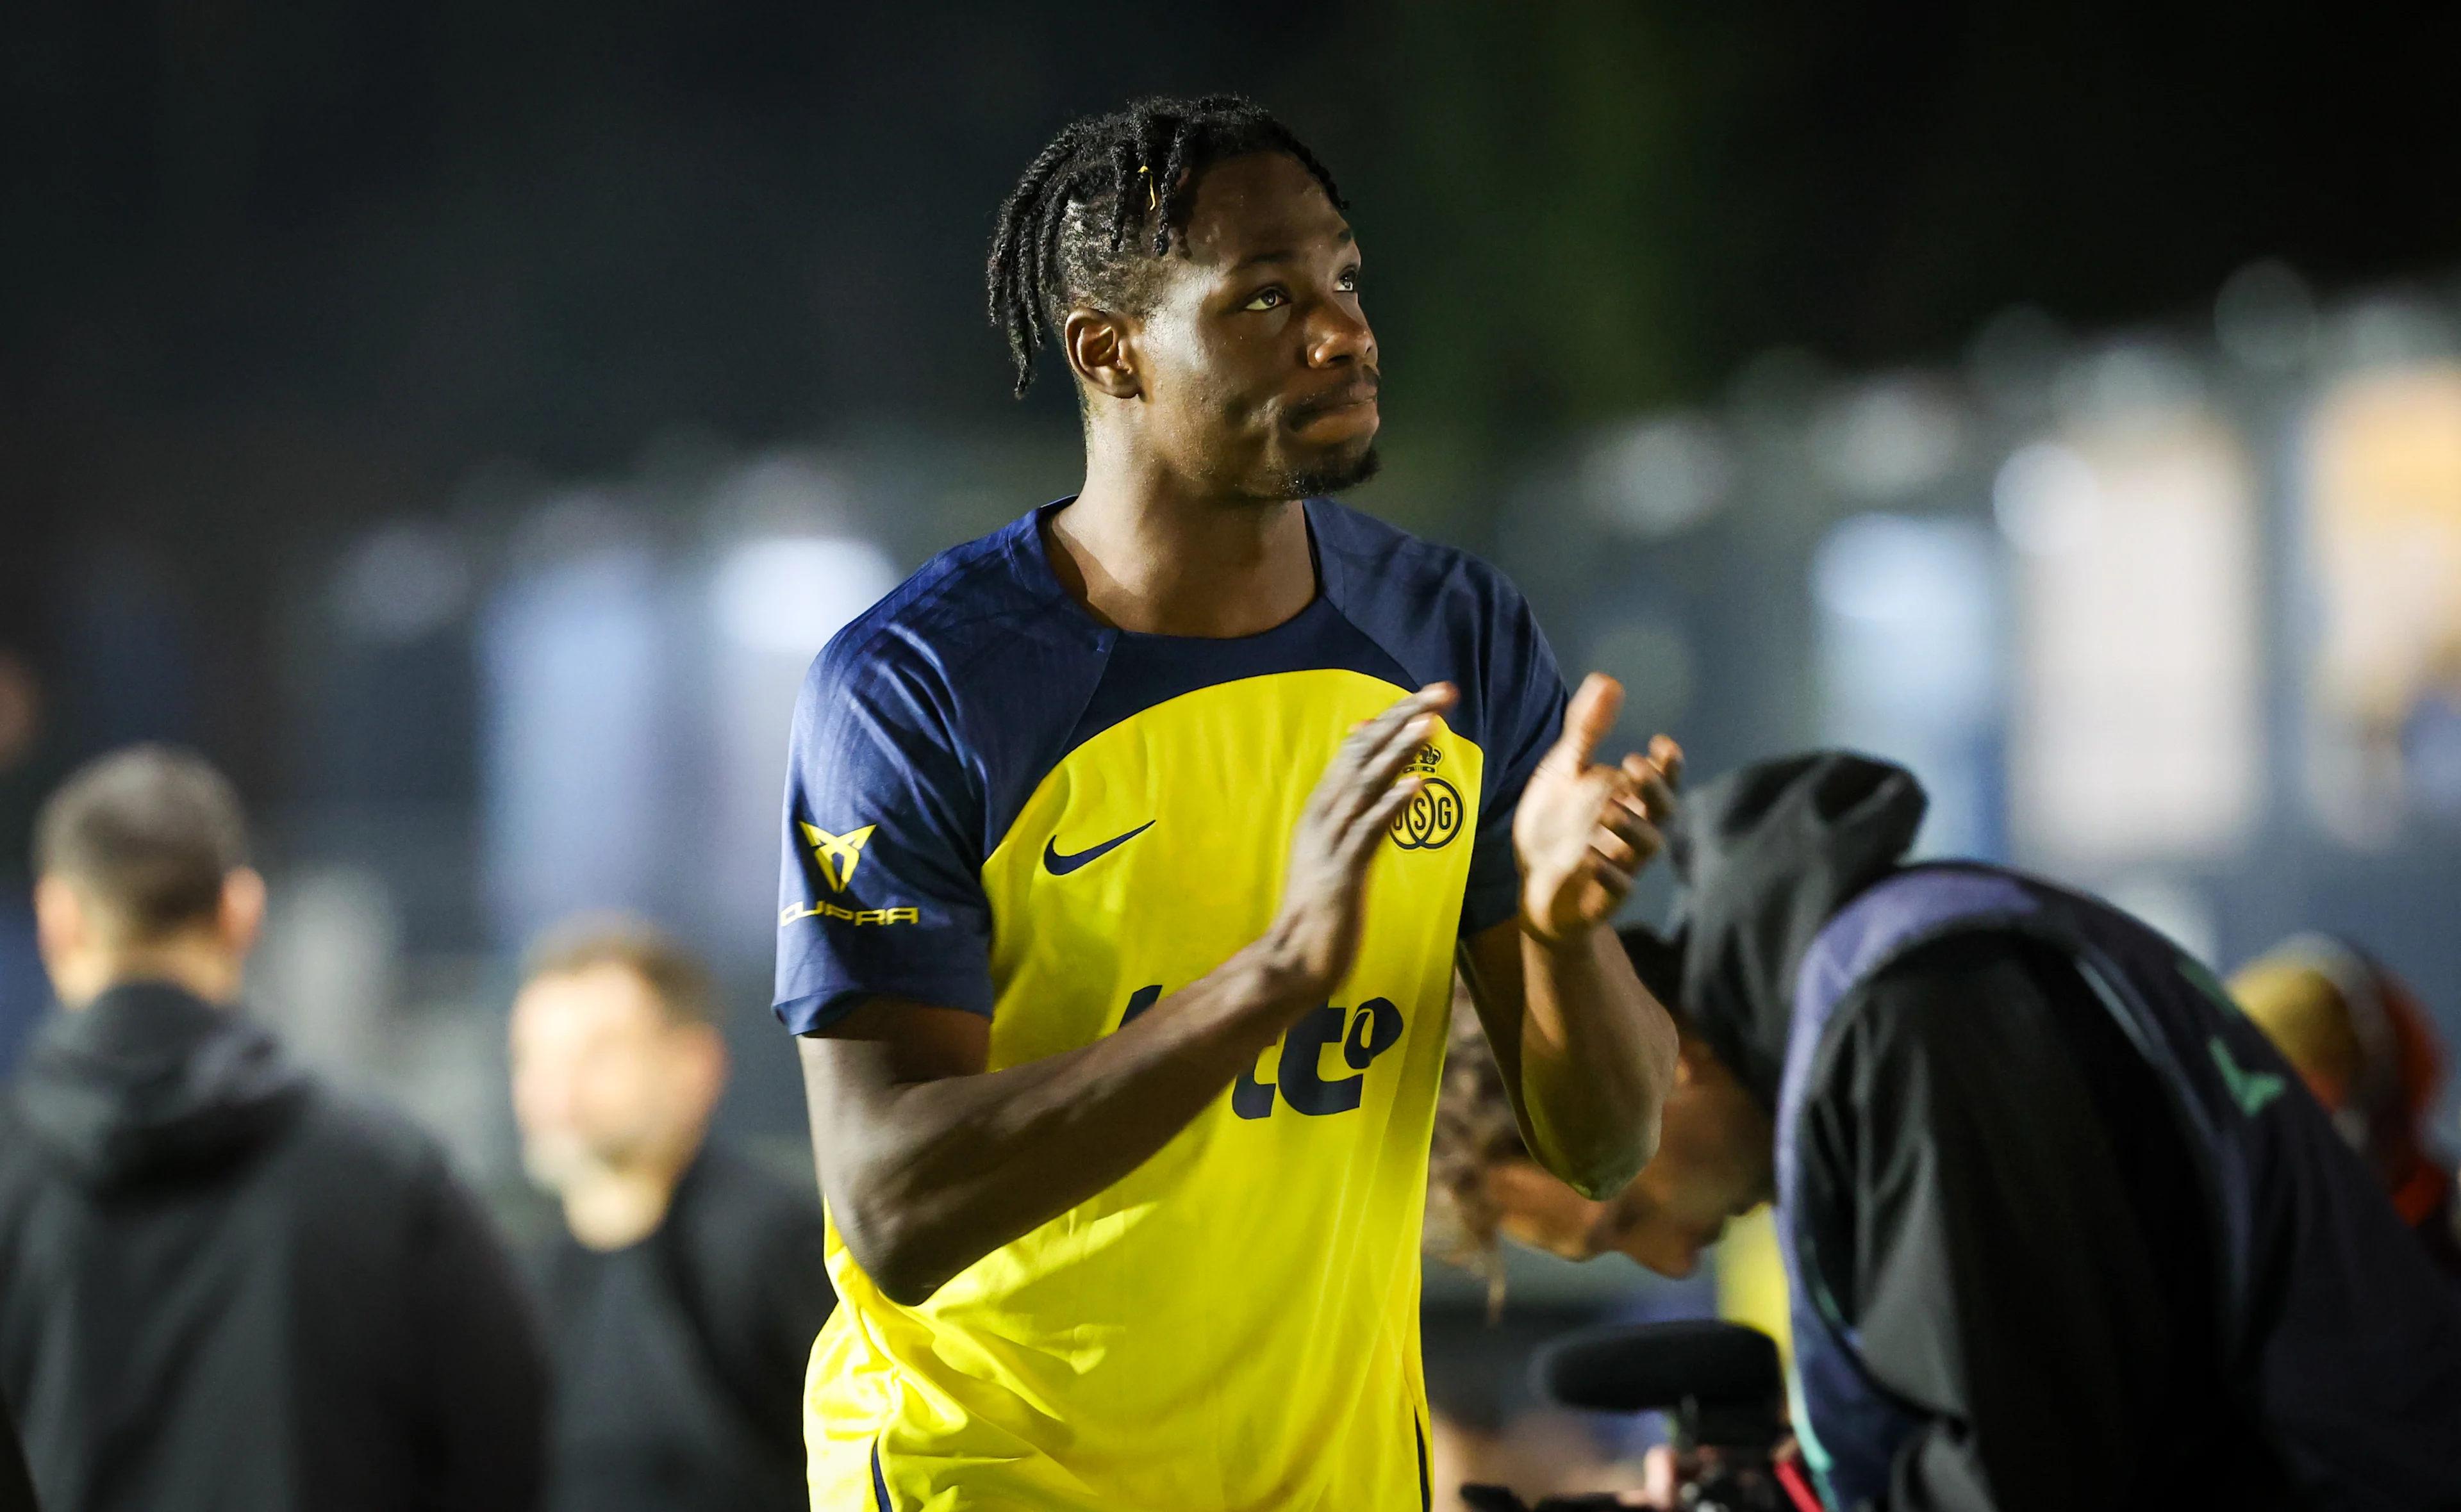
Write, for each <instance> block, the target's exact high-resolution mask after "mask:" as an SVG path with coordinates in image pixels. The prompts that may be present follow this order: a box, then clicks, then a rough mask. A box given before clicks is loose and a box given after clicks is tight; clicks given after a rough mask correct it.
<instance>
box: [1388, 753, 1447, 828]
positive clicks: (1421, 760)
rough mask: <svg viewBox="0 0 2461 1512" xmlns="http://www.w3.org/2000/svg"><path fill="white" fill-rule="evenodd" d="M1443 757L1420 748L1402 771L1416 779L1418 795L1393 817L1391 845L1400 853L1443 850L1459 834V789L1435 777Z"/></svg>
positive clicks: (1403, 773)
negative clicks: (1396, 847)
mask: <svg viewBox="0 0 2461 1512" xmlns="http://www.w3.org/2000/svg"><path fill="white" fill-rule="evenodd" d="M1443 761H1444V753H1443V752H1442V751H1439V750H1437V749H1436V748H1435V747H1434V746H1432V745H1423V746H1421V747H1419V749H1418V751H1417V752H1416V753H1415V754H1413V755H1412V756H1411V757H1410V764H1409V765H1408V766H1407V767H1405V768H1404V769H1403V771H1402V775H1403V776H1405V777H1418V778H1419V793H1418V796H1417V797H1416V798H1413V799H1410V806H1409V807H1407V808H1405V809H1403V810H1402V812H1401V813H1399V814H1396V815H1394V816H1393V843H1394V844H1396V845H1398V846H1400V847H1401V848H1402V849H1403V850H1442V849H1444V847H1445V846H1446V845H1449V844H1451V843H1452V839H1453V837H1454V836H1456V835H1458V834H1460V833H1461V827H1462V796H1461V790H1460V789H1459V788H1456V787H1454V786H1453V785H1452V784H1451V783H1450V782H1447V781H1445V780H1444V778H1443V777H1438V776H1436V768H1437V767H1438V766H1439V765H1441V764H1442V763H1443Z"/></svg>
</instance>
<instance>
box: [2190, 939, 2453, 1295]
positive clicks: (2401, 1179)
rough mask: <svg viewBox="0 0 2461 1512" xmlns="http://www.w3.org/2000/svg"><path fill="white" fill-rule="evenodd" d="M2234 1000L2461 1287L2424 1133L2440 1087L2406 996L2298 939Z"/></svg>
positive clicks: (2246, 973)
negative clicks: (2305, 1086)
mask: <svg viewBox="0 0 2461 1512" xmlns="http://www.w3.org/2000/svg"><path fill="white" fill-rule="evenodd" d="M2230 991H2231V996H2232V997H2233V998H2235V999H2236V1000H2237V1002H2238V1005H2239V1007H2241V1008H2242V1009H2245V1010H2246V1011H2247V1016H2248V1017H2250V1018H2252V1019H2254V1020H2256V1023H2257V1027H2258V1028H2260V1029H2262V1030H2263V1031H2264V1033H2265V1034H2266V1036H2267V1037H2268V1038H2270V1039H2271V1040H2272V1041H2273V1043H2274V1044H2275V1045H2276V1046H2277V1047H2279V1049H2280V1051H2281V1054H2282V1056H2283V1058H2285V1059H2287V1060H2288V1061H2289V1062H2290V1064H2291V1066H2292V1068H2293V1069H2295V1070H2296V1071H2297V1072H2298V1073H2299V1076H2300V1080H2302V1081H2304V1082H2305V1083H2306V1084H2307V1090H2308V1091H2310V1092H2312V1093H2314V1094H2315V1095H2316V1100H2317V1101H2318V1102H2321V1103H2322V1104H2323V1105H2324V1111H2325V1112H2326V1113H2329V1114H2331V1115H2332V1116H2333V1127H2335V1128H2336V1129H2339V1130H2340V1131H2341V1133H2342V1138H2343V1139H2346V1140H2348V1141H2349V1145H2350V1148H2351V1149H2353V1150H2356V1151H2357V1152H2358V1153H2359V1159H2360V1160H2362V1161H2365V1162H2366V1165H2367V1169H2369V1170H2371V1171H2373V1172H2374V1173H2375V1174H2376V1179H2377V1180H2378V1181H2380V1182H2383V1183H2384V1189H2385V1191H2386V1194H2388V1195H2389V1196H2390V1197H2391V1198H2392V1205H2393V1208H2394V1210H2395V1211H2397V1212H2399V1213H2400V1214H2401V1217H2402V1221H2403V1222H2404V1223H2407V1225H2409V1226H2410V1231H2411V1232H2412V1233H2415V1234H2416V1235H2418V1238H2419V1242H2420V1243H2421V1244H2423V1245H2425V1246H2427V1252H2428V1253H2429V1255H2430V1256H2432V1257H2433V1258H2434V1261H2435V1263H2436V1264H2437V1265H2438V1266H2440V1267H2443V1268H2444V1270H2445V1272H2446V1273H2447V1274H2449V1275H2461V1206H2456V1204H2455V1203H2454V1201H2453V1175H2452V1169H2451V1166H2450V1162H2449V1161H2448V1160H2447V1159H2446V1158H2444V1157H2443V1156H2442V1155H2441V1154H2440V1153H2439V1152H2438V1151H2437V1150H2436V1149H2435V1147H2434V1144H2433V1141H2432V1140H2430V1139H2429V1138H2428V1135H2427V1130H2426V1122H2427V1119H2428V1118H2429V1115H2431V1114H2432V1113H2433V1112H2434V1110H2435V1095H2436V1093H2437V1091H2438V1090H2439V1089H2440V1088H2441V1086H2442V1085H2443V1081H2444V1056H2443V1053H2442V1051H2441V1049H2440V1048H2439V1047H2438V1046H2437V1044H2436V1039H2435V1030H2434V1027H2433V1025H2434V1021H2433V1020H2432V1019H2431V1018H2429V1016H2428V1012H2427V1010H2426V1009H2425V1008H2424V1007H2423V1006H2421V1004H2420V1003H2419V1001H2418V999H2417V997H2416V996H2415V995H2414V994H2412V993H2411V991H2410V990H2409V988H2408V986H2407V984H2406V983H2404V982H2403V981H2402V980H2401V979H2400V978H2399V977H2397V976H2395V975H2393V974H2392V973H2391V972H2390V971H2387V970H2386V969H2384V968H2383V967H2381V966H2379V965H2377V964H2376V962H2375V961H2374V960H2373V959H2372V958H2370V957H2369V956H2368V955H2367V954H2366V953H2365V951H2363V950H2360V949H2359V948H2356V947H2354V946H2352V945H2350V944H2349V943H2348V942H2347V941H2343V940H2337V939H2334V938H2333V937H2332V936H2330V935H2322V934H2302V935H2298V936H2295V937H2293V938H2291V939H2289V940H2285V941H2283V942H2282V943H2281V944H2279V945H2278V946H2276V947H2274V948H2272V949H2270V950H2268V951H2266V952H2265V953H2264V954H2263V955H2261V956H2258V958H2257V959H2255V960H2253V961H2250V962H2249V963H2248V964H2247V965H2245V966H2243V967H2241V968H2239V969H2238V970H2237V971H2236V972H2235V973H2233V974H2232V976H2231V979H2230Z"/></svg>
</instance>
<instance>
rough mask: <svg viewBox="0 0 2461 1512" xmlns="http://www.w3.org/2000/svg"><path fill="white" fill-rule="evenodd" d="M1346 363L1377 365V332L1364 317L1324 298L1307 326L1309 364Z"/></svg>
mask: <svg viewBox="0 0 2461 1512" xmlns="http://www.w3.org/2000/svg"><path fill="white" fill-rule="evenodd" d="M1346 363H1358V364H1359V365H1361V366H1363V367H1370V368H1372V367H1374V366H1376V332H1375V331H1374V330H1372V329H1371V328H1370V327H1369V326H1368V324H1367V317H1366V316H1364V315H1362V314H1359V313H1358V312H1356V311H1354V310H1348V309H1342V308H1341V306H1340V305H1338V304H1337V303H1336V302H1334V301H1332V300H1326V301H1324V302H1323V303H1322V304H1319V305H1318V306H1317V307H1316V311H1315V315H1314V318H1313V319H1312V320H1311V321H1310V322H1309V327H1308V366H1309V367H1311V368H1337V367H1340V366H1342V365H1344V364H1346Z"/></svg>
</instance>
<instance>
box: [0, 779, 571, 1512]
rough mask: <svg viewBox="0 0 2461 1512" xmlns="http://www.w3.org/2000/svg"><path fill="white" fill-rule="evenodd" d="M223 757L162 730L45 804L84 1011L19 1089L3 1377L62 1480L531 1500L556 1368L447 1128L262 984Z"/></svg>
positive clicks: (287, 1497)
mask: <svg viewBox="0 0 2461 1512" xmlns="http://www.w3.org/2000/svg"><path fill="white" fill-rule="evenodd" d="M35 870H36V874H37V881H36V884H35V913H36V918H37V922H38V927H39V931H40V936H41V945H42V952H43V961H44V964H45V966H46V967H47V968H48V969H49V970H50V972H51V977H52V982H53V986H54V990H55V991H56V993H57V996H58V998H59V1001H60V1003H61V1004H62V1005H63V1010H64V1011H63V1012H60V1013H58V1014H56V1015H54V1017H52V1018H50V1019H49V1020H47V1021H46V1022H45V1023H44V1024H43V1025H42V1027H41V1028H40V1029H39V1030H38V1031H37V1032H36V1033H35V1036H34V1038H33V1040H32V1043H31V1045H30V1046H29V1047H28V1050H27V1054H26V1057H25V1061H24V1064H23V1065H22V1067H21V1068H20V1070H19V1074H18V1077H17V1080H16V1083H15V1085H14V1087H13V1089H12V1095H11V1097H10V1098H9V1099H8V1102H7V1105H6V1107H5V1110H0V1124H5V1126H0V1394H5V1395H6V1397H7V1399H8V1401H9V1403H10V1406H11V1409H12V1411H13V1412H14V1414H15V1416H16V1420H17V1424H18V1427H19V1430H20V1432H21V1434H22V1435H23V1437H24V1439H25V1448H26V1456H27V1459H28V1461H29V1463H30V1465H31V1467H32V1472H33V1481H34V1485H35V1487H36V1489H37V1490H38V1491H39V1493H40V1494H41V1498H42V1503H43V1505H44V1506H45V1507H46V1508H48V1509H49V1512H104V1509H118V1508H128V1509H139V1508H161V1507H179V1508H183V1509H191V1508H192V1509H200V1512H221V1509H229V1512H294V1509H296V1512H308V1509H324V1508H337V1507H349V1508H353V1509H368V1512H378V1509H384V1508H402V1509H404V1512H409V1509H414V1508H417V1509H427V1508H436V1507H453V1508H457V1509H473V1512H524V1509H527V1508H529V1507H531V1506H533V1505H534V1504H535V1501H536V1498H537V1494H538V1486H539V1479H540V1470H541V1440H542V1435H541V1428H542V1419H543V1416H544V1409H545V1401H544V1396H545V1386H546V1383H545V1378H544V1375H545V1373H544V1371H543V1369H542V1362H541V1360H540V1357H539V1352H538V1349H537V1346H536V1344H535V1342H534V1335H533V1333H532V1330H531V1324H530V1318H529V1314H528V1311H527V1309H526V1308H525V1306H524V1299H523V1298H522V1295H521V1292H520V1288H519V1286H518V1283H517V1281H516V1279H515V1277H514V1275H513V1273H512V1271H511V1268H510V1267H509V1266H508V1265H507V1263H506V1261H505V1258H504V1256H503V1253H502V1252H501V1250H500V1249H499V1248H498V1246H497V1245H496V1242H495V1240H494V1238H493V1236H492V1235H491V1234H490V1233H489V1232H488V1230H487V1227H486V1225H485V1223H484V1221H483V1220H482V1219H481V1216H480V1213H479V1210H478V1207H477V1205H476V1204H475V1203H473V1202H472V1200H471V1198H470V1196H469V1194H468V1193H467V1192H465V1191H464V1190H463V1189H462V1188H461V1186H460V1183H459V1182H456V1181H455V1180H454V1178H453V1177H452V1175H451V1174H450V1173H449V1172H448V1171H447V1170H446V1169H445V1165H444V1160H443V1156H442V1154H441V1153H440V1152H439V1149H438V1147H437V1145H436V1143H435V1141H433V1140H432V1139H429V1138H428V1137H427V1136H426V1135H425V1134H423V1133H421V1132H419V1131H418V1130H417V1129H416V1128H414V1127H413V1126H412V1125H410V1124H409V1123H408V1122H407V1121H405V1120H404V1119H402V1118H398V1117H396V1116H395V1115H393V1114H391V1113H388V1112H386V1111H384V1110H381V1109H378V1108H374V1107H368V1106H364V1105H360V1104H358V1103H355V1102H353V1101H351V1100H348V1099H346V1098H344V1097H341V1096H340V1095H338V1094H336V1093H335V1092H334V1091H332V1089H330V1088H328V1087H326V1086H325V1085H323V1084H322V1083H321V1082H319V1081H318V1080H316V1079H315V1078H314V1077H312V1076H310V1075H308V1074H307V1073H305V1072H303V1071H302V1070H300V1069H299V1067H298V1066H297V1065H296V1064H295V1063H294V1062H293V1061H292V1060H291V1059H290V1058H289V1055H288V1054H286V1053H285V1051H284V1050H283V1048H282V1046H281V1045H280V1044H279V1043H278V1042H277V1041H276V1040H275V1039H274V1038H273V1037H272V1036H271V1035H270V1034H269V1033H267V1032H266V1030H265V1029H264V1028H262V1027H261V1026H259V1025H257V1024H255V1023H252V1022H251V1021H249V1020H248V1019H247V1018H246V1017H245V1016H244V1015H242V1014H241V1013H240V1012H238V1011H237V1008H236V1003H237V999H238V996H239V992H240V987H241V980H242V970H243V967H244V965H245V963H246V957H247V954H248V950H249V948H250V947H251V946H252V945H253V944H254V942H255V939H256V935H257V930H258V926H259V925H260V923H261V922H262V920H263V916H264V910H265V884H264V883H263V882H262V881H261V880H260V879H259V878H258V876H257V874H256V873H255V872H254V871H252V870H250V869H249V868H248V866H247V864H246V831H245V826H244V823H243V820H242V818H241V814H240V808H239V803H238V799H237V798H236V796H235V795H234V794H233V793H232V792H231V789H230V786H229V784H228V783H227V782H226V781H225V779H224V778H223V777H222V776H221V774H219V773H217V772H216V771H215V770H214V769H213V768H212V767H210V766H208V765H206V764H205V762H203V760H201V759H200V758H198V757H197V756H192V755H188V754H186V753H182V752H178V751H172V750H167V749H164V748H161V747H157V746H138V747H132V748H129V749H126V750H123V751H120V752H118V753H115V754H113V755H111V756H105V757H103V758H101V759H99V760H97V761H96V762H94V763H93V764H91V765H89V766H87V767H85V768H83V769H82V770H80V771H79V772H77V773H76V774H75V776H73V777H71V778H70V780H69V781H68V782H67V783H66V784H65V785H63V786H62V787H61V788H60V790H59V791H58V792H57V793H55V794H54V795H53V797H52V798H51V799H50V801H49V802H48V803H47V804H46V805H45V806H44V808H43V811H42V814H41V816H40V818H39V820H38V821H37V825H36V840H35Z"/></svg>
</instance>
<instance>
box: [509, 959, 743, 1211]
mask: <svg viewBox="0 0 2461 1512" xmlns="http://www.w3.org/2000/svg"><path fill="white" fill-rule="evenodd" d="M512 1061H513V1111H514V1113H515V1114H516V1116H517V1117H518V1118H520V1120H521V1126H522V1145H523V1154H524V1163H525V1164H526V1165H527V1166H528V1168H529V1172H530V1175H531V1177H532V1178H533V1179H534V1180H536V1181H537V1182H539V1183H540V1184H541V1185H543V1186H546V1187H548V1188H549V1189H551V1190H554V1191H556V1192H559V1193H562V1194H563V1195H564V1196H565V1197H566V1199H567V1213H568V1215H569V1213H570V1210H571V1203H572V1202H573V1200H574V1198H575V1197H576V1195H577V1189H578V1188H581V1187H586V1186H588V1185H590V1184H591V1183H602V1182H609V1181H614V1182H637V1181H646V1182H650V1183H651V1184H652V1186H653V1189H654V1190H655V1192H656V1193H657V1196H658V1207H659V1209H660V1210H661V1211H662V1210H663V1205H664V1197H665V1192H666V1191H667V1190H668V1189H669V1188H671V1187H672V1186H673V1183H674V1181H675V1179H676V1178H677V1177H679V1176H680V1175H681V1174H682V1171H683V1168H684V1167H685V1166H686V1165H688V1164H690V1163H691V1161H692V1158H693V1156H694V1154H695V1153H696V1151H697V1150H698V1149H699V1148H700V1141H701V1136H702V1134H703V1133H704V1132H705V1131H706V1129H707V1128H708V1124H709V1118H710V1114H711V1112H712V1110H714V1109H715V1108H716V1107H717V1098H718V1094H719V1093H720V1092H722V1091H723V1090H724V1089H725V1086H726V1069H727V1068H726V1046H725V1041H724V1039H723V1037H722V1036H721V1035H720V1034H719V1033H718V1028H717V1007H716V1003H715V999H714V997H713V994H712V992H711V989H710V981H709V973H708V972H707V971H706V970H705V969H703V968H702V966H701V964H700V962H699V961H698V960H696V958H695V957H694V956H693V955H692V954H691V952H689V951H687V950H686V949H685V948H683V947H682V946H681V945H680V944H678V943H677V942H676V941H675V940H674V937H673V936H671V935H669V934H667V933H666V932H665V931H664V930H662V929H659V928H657V927H656V926H653V925H650V924H648V923H646V922H644V921H642V920H639V919H632V918H625V917H600V918H588V919H579V920H575V921H573V922H571V923H569V924H567V925H564V926H560V927H558V928H556V929H554V930H552V931H550V932H549V933H548V934H547V935H546V937H545V938H544V939H542V940H541V941H540V942H539V944H538V946H537V947H536V948H534V949H533V950H532V951H531V953H530V959H529V961H528V963H527V969H526V970H525V972H524V980H523V984H522V990H521V995H520V996H519V997H518V998H517V999H515V1001H514V1003H513V1024H512ZM653 1219H654V1215H653ZM578 1231H579V1228H578V1226H576V1232H578ZM582 1237H583V1238H584V1239H585V1240H588V1239H589V1238H590V1236H589V1235H588V1234H583V1235H582Z"/></svg>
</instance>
